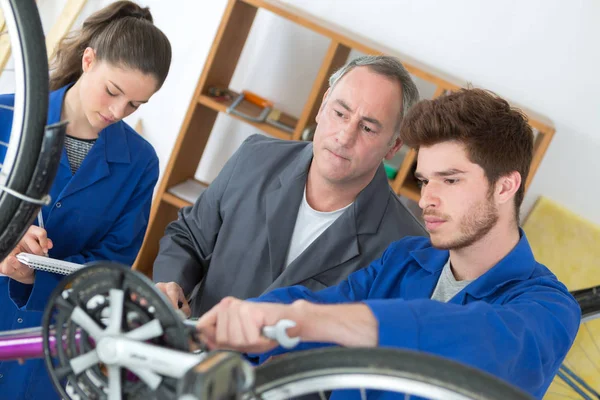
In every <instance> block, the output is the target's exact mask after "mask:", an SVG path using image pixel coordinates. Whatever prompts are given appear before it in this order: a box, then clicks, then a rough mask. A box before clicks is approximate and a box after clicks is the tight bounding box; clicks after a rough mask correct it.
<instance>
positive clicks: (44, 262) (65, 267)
mask: <svg viewBox="0 0 600 400" xmlns="http://www.w3.org/2000/svg"><path fill="white" fill-rule="evenodd" d="M17 260H19V261H20V262H21V263H23V264H25V265H27V266H29V267H30V268H33V269H37V270H40V271H48V272H53V273H55V274H62V275H69V274H71V273H73V272H75V271H77V270H78V269H80V268H81V267H83V265H82V264H76V263H72V262H68V261H62V260H56V259H54V258H49V257H44V256H38V255H35V254H29V253H19V254H17Z"/></svg>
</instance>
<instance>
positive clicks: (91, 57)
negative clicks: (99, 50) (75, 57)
mask: <svg viewBox="0 0 600 400" xmlns="http://www.w3.org/2000/svg"><path fill="white" fill-rule="evenodd" d="M95 62H96V51H95V50H94V49H92V48H91V47H86V49H85V50H84V51H83V56H82V57H81V69H82V70H83V72H88V71H89V70H90V69H91V68H92V66H93V65H94V63H95Z"/></svg>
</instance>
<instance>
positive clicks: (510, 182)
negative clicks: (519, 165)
mask: <svg viewBox="0 0 600 400" xmlns="http://www.w3.org/2000/svg"><path fill="white" fill-rule="evenodd" d="M520 187H521V174H520V173H519V172H517V171H512V172H510V173H508V174H506V175H503V176H501V177H500V178H498V181H497V182H496V200H497V201H498V202H499V203H500V204H502V203H506V202H508V201H512V199H513V198H514V197H515V193H517V191H518V190H519V188H520Z"/></svg>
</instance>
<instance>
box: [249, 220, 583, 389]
mask: <svg viewBox="0 0 600 400" xmlns="http://www.w3.org/2000/svg"><path fill="white" fill-rule="evenodd" d="M448 257H449V252H448V251H445V250H438V249H435V248H433V247H432V245H431V242H430V241H429V239H427V238H423V237H411V238H406V239H403V240H400V241H398V242H395V243H392V244H391V245H390V246H389V247H388V248H387V250H386V251H385V252H384V254H383V255H382V257H381V258H380V259H379V260H376V261H374V262H373V263H371V265H369V266H368V267H367V268H364V269H362V270H359V271H357V272H355V273H353V274H352V275H350V276H349V277H348V279H347V280H346V281H344V282H342V283H340V284H339V285H337V286H333V287H330V288H328V289H324V290H322V291H319V292H311V291H309V290H307V289H306V288H304V287H302V286H293V287H290V288H282V289H277V290H274V291H272V292H270V293H267V294H265V295H264V296H261V297H259V298H256V299H253V301H266V302H278V303H292V302H293V301H294V300H298V299H305V300H308V301H311V302H315V303H324V304H333V303H347V302H363V303H364V304H366V305H367V306H368V307H370V309H371V311H372V312H373V314H374V316H375V318H376V319H377V321H378V323H379V346H389V347H396V348H403V349H412V350H418V351H423V352H427V353H432V354H436V355H439V356H443V357H446V358H449V359H452V360H455V361H458V362H461V363H463V364H467V365H470V366H472V367H476V368H479V369H481V370H483V371H486V372H488V373H491V374H493V375H495V376H497V377H499V378H501V379H503V380H504V381H507V382H509V383H511V384H513V385H515V386H517V387H519V388H521V389H523V390H525V391H526V392H528V393H530V394H532V395H533V396H535V397H536V398H542V396H543V394H544V393H545V391H546V390H547V388H548V386H549V385H550V382H551V381H552V379H553V378H554V375H555V374H556V372H557V370H558V367H559V366H560V364H561V362H562V361H563V359H564V357H565V356H566V354H567V352H568V350H569V348H570V347H571V345H572V343H573V340H575V335H576V334H577V330H578V328H579V322H580V318H581V313H580V309H579V306H578V304H577V302H576V301H575V299H574V298H573V297H572V296H571V295H570V294H569V292H568V291H567V289H566V288H565V286H564V285H563V284H562V283H560V282H559V281H558V280H557V279H556V277H555V276H554V274H552V272H550V271H549V270H548V269H547V268H546V267H544V266H543V265H541V264H539V263H537V262H536V261H535V259H534V257H533V253H532V252H531V248H530V246H529V243H528V242H527V238H526V237H525V234H524V233H523V232H521V239H520V241H519V243H518V244H517V246H516V247H515V248H514V249H513V250H512V251H511V252H510V253H509V254H508V255H507V256H506V257H504V258H503V259H502V260H501V261H500V262H499V263H498V264H497V265H495V266H494V267H493V268H491V269H490V270H488V271H487V272H486V273H485V274H483V275H482V276H480V277H479V278H478V279H476V280H475V281H473V282H472V283H470V284H469V285H468V286H466V287H465V288H464V289H463V290H462V291H461V292H459V293H458V294H457V295H456V296H454V297H453V298H452V299H451V300H450V301H449V302H448V303H441V302H438V301H435V300H430V297H431V295H432V293H433V290H434V288H435V286H436V284H437V282H438V279H439V277H440V274H441V272H442V269H443V267H444V264H446V262H447V261H448ZM323 345H325V344H314V343H301V344H300V345H299V346H297V348H296V350H303V349H309V348H313V347H316V346H323ZM283 352H284V350H283V349H282V348H278V349H275V350H274V351H272V352H269V353H267V354H263V355H261V357H260V360H261V362H262V361H264V360H266V359H267V358H268V357H270V356H272V355H275V354H278V353H283ZM336 394H337V396H336ZM336 394H334V396H332V399H355V398H356V399H360V394H359V393H358V392H351V391H343V392H338V393H336ZM369 398H370V399H382V400H383V399H386V400H387V399H404V396H403V395H401V396H400V395H396V394H392V393H381V392H371V393H370V395H369Z"/></svg>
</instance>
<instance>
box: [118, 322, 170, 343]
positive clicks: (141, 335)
mask: <svg viewBox="0 0 600 400" xmlns="http://www.w3.org/2000/svg"><path fill="white" fill-rule="evenodd" d="M163 332H164V331H163V328H162V326H161V325H160V321H159V320H157V319H153V320H152V321H150V322H147V323H145V324H144V325H142V326H140V327H139V328H136V329H134V330H132V331H130V332H127V333H126V334H125V336H126V337H127V338H129V339H134V340H140V341H144V340H150V339H154V338H156V337H159V336H161V335H162V334H163Z"/></svg>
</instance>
